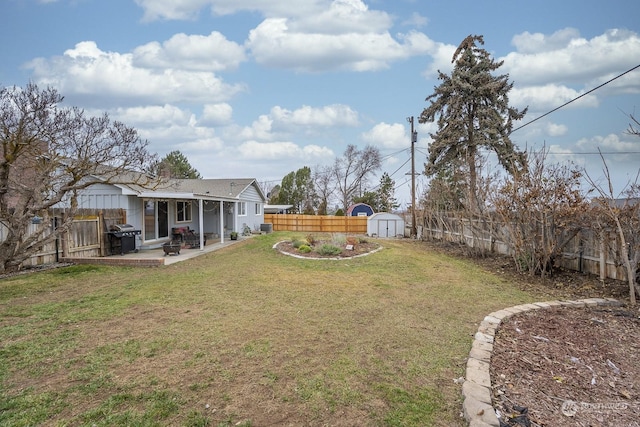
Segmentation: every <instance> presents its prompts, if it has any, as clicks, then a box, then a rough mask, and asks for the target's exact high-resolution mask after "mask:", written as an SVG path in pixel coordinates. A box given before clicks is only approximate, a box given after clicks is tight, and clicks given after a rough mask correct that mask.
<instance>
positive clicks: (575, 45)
mask: <svg viewBox="0 0 640 427" xmlns="http://www.w3.org/2000/svg"><path fill="white" fill-rule="evenodd" d="M513 44H514V45H515V46H516V48H517V51H516V52H511V53H509V54H508V55H506V56H505V57H504V58H503V59H504V61H505V63H504V69H505V71H507V72H508V73H509V75H510V77H511V79H512V80H514V81H515V82H516V84H519V85H521V84H533V85H544V84H546V83H549V82H554V83H556V84H562V83H564V84H571V83H574V84H578V85H595V83H596V82H598V83H602V82H604V81H605V80H604V79H603V76H606V75H611V76H612V77H613V75H617V74H619V73H622V72H623V71H626V70H627V69H629V68H631V67H633V66H634V65H637V58H638V57H640V36H639V35H638V33H635V32H633V31H627V30H609V31H607V32H605V33H604V34H602V35H599V36H597V37H594V38H592V39H590V40H587V39H585V38H582V37H580V35H579V33H578V32H577V31H576V30H574V29H571V28H569V29H564V30H561V31H558V32H556V33H554V34H551V35H549V36H547V35H543V34H539V33H536V34H530V33H522V34H519V35H517V36H515V37H514V39H513ZM637 81H638V80H636V81H635V82H636V84H637Z"/></svg>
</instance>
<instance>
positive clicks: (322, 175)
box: [313, 166, 335, 215]
mask: <svg viewBox="0 0 640 427" xmlns="http://www.w3.org/2000/svg"><path fill="white" fill-rule="evenodd" d="M313 181H314V183H315V188H316V193H317V196H318V200H319V203H318V215H327V213H328V210H329V204H330V203H331V202H332V200H331V199H332V197H333V193H334V192H335V184H334V181H333V168H332V167H331V166H316V167H315V168H314V170H313Z"/></svg>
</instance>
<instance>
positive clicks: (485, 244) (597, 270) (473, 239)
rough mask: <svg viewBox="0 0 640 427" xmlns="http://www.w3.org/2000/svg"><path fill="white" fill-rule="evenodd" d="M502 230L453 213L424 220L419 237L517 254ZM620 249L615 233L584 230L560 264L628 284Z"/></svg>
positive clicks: (492, 224) (427, 217)
mask: <svg viewBox="0 0 640 427" xmlns="http://www.w3.org/2000/svg"><path fill="white" fill-rule="evenodd" d="M498 227H500V224H499V223H496V222H493V223H488V222H486V221H475V220H474V221H471V220H469V219H466V218H463V217H460V216H457V215H452V214H450V213H431V214H429V215H425V216H424V217H423V218H422V225H421V226H419V229H420V230H419V233H418V234H419V235H421V236H422V237H423V238H431V239H438V240H444V241H449V242H458V243H463V244H465V245H467V246H469V247H471V248H481V249H483V250H486V251H488V252H493V253H498V254H502V255H509V256H510V255H512V253H513V251H512V248H511V246H510V243H509V242H505V241H502V240H500V239H499V238H498V236H496V235H495V234H494V230H495V229H497V228H498ZM501 234H503V235H505V234H506V232H503V233H501ZM619 247H620V245H619V243H618V236H617V234H616V233H615V232H611V233H608V234H606V235H599V234H598V233H596V232H595V231H594V230H590V229H584V230H581V231H580V232H579V233H578V234H577V235H576V236H574V237H573V238H572V239H571V240H570V241H569V243H568V244H567V246H566V247H565V248H564V251H563V253H562V258H561V259H559V260H556V263H557V264H558V265H559V266H560V267H563V268H566V269H568V270H574V271H579V272H583V273H590V274H596V275H599V276H600V278H601V279H605V278H610V279H617V280H626V277H627V272H626V270H625V268H624V266H623V265H622V263H620V262H619V261H618V260H619V256H620V250H619Z"/></svg>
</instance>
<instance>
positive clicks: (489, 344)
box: [462, 298, 622, 427]
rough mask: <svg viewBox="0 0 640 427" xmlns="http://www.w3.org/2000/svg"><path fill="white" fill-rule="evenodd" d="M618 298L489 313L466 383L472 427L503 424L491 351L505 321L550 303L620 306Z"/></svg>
mask: <svg viewBox="0 0 640 427" xmlns="http://www.w3.org/2000/svg"><path fill="white" fill-rule="evenodd" d="M620 305H622V304H621V303H620V301H618V300H616V299H614V298H587V299H581V300H577V301H547V302H536V303H533V304H522V305H516V306H513V307H509V308H505V309H502V310H498V311H494V312H493V313H491V314H489V315H487V316H486V317H485V318H484V320H483V321H482V322H481V323H480V326H479V327H478V332H476V334H475V336H474V340H473V344H472V345H471V351H470V352H469V358H468V359H467V368H466V375H465V381H464V383H463V384H462V398H463V402H462V410H463V414H464V417H465V419H466V420H467V421H468V422H469V427H489V426H491V427H499V426H500V422H499V421H498V417H497V416H496V413H495V411H494V409H493V404H492V400H491V373H490V370H489V368H490V366H491V354H492V352H493V340H494V337H495V334H496V331H497V330H498V327H499V326H500V324H501V323H502V321H503V320H504V319H506V318H508V317H511V316H512V315H514V314H518V313H523V312H526V311H530V310H539V309H546V308H550V307H560V306H569V307H575V308H584V307H596V306H620Z"/></svg>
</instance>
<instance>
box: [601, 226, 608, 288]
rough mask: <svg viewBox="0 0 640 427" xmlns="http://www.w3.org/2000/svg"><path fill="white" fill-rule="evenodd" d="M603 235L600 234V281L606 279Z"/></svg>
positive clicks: (605, 252)
mask: <svg viewBox="0 0 640 427" xmlns="http://www.w3.org/2000/svg"><path fill="white" fill-rule="evenodd" d="M604 234H605V233H600V280H604V279H606V278H607V251H606V245H605V243H604Z"/></svg>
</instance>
